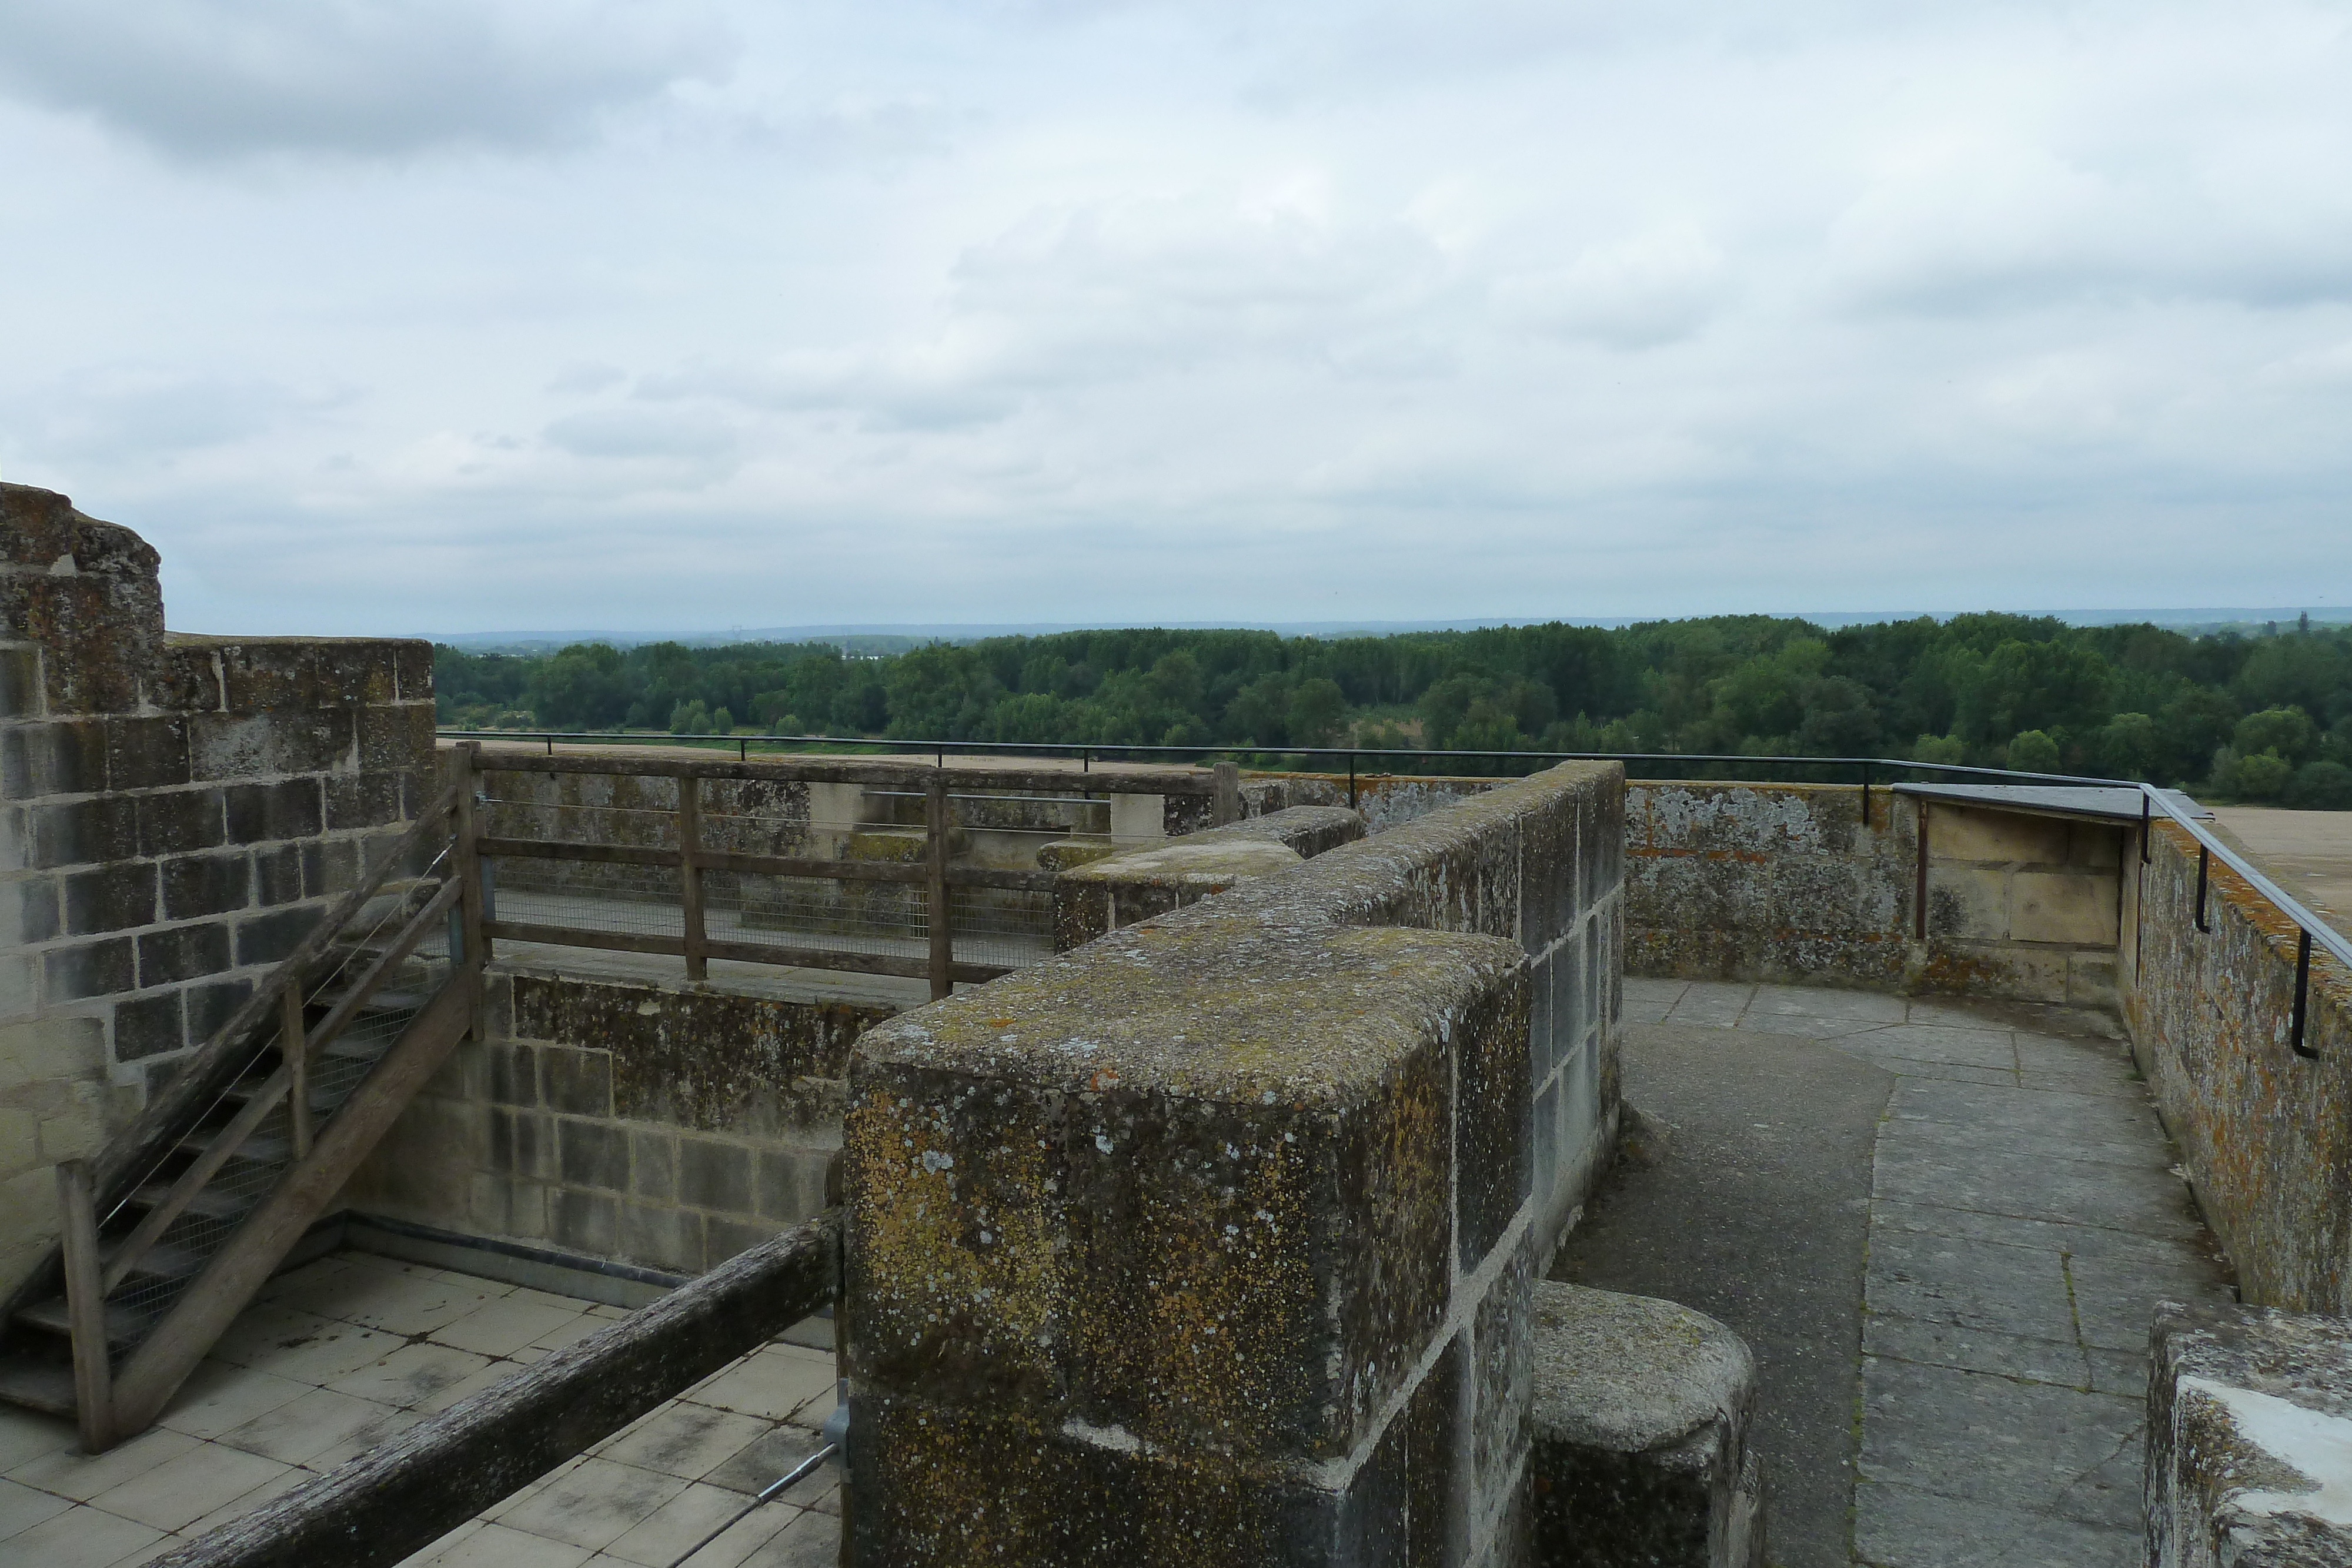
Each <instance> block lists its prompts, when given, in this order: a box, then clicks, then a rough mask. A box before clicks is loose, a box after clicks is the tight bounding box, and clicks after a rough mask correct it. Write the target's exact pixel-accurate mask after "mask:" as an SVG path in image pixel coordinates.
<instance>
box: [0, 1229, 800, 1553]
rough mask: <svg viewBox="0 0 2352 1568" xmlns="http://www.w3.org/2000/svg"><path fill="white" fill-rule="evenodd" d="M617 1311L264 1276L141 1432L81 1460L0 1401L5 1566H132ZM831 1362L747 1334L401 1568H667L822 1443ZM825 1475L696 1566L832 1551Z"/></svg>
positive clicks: (351, 1264) (735, 1530)
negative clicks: (725, 1363)
mask: <svg viewBox="0 0 2352 1568" xmlns="http://www.w3.org/2000/svg"><path fill="white" fill-rule="evenodd" d="M624 1315H625V1314H624V1312H623V1311H622V1309H620V1308H618V1307H610V1306H603V1305H599V1304H597V1303H595V1302H592V1301H579V1300H576V1299H574V1298H572V1297H569V1296H558V1295H551V1294H549V1293H547V1292H546V1291H533V1290H527V1289H522V1288H519V1287H516V1286H513V1285H508V1284H504V1283H501V1282H499V1281H493V1280H484V1279H478V1278H476V1277H474V1276H472V1275H467V1274H458V1273H453V1272H451V1271H449V1270H442V1269H431V1268H426V1267H424V1266H422V1265H419V1264H414V1263H404V1262H399V1261H396V1260H392V1259H388V1258H379V1257H375V1256H373V1255H372V1254H368V1253H363V1252H343V1253H339V1254H336V1255H334V1256H332V1257H329V1258H324V1259H320V1260H318V1261H317V1262H314V1263H310V1264H308V1265H306V1266H304V1267H302V1268H300V1269H297V1270H291V1271H289V1273H286V1274H283V1275H281V1276H279V1277H278V1279H276V1280H274V1281H271V1282H270V1285H269V1287H268V1290H267V1291H264V1292H263V1295H262V1298H261V1299H260V1300H259V1301H257V1302H256V1303H255V1305H254V1306H253V1307H251V1308H249V1309H248V1310H247V1312H245V1314H244V1315H243V1316H242V1317H240V1318H239V1319H238V1320H237V1322H236V1326H235V1327H234V1328H232V1329H231V1330H230V1331H229V1333H228V1334H227V1336H226V1338H224V1339H223V1340H222V1342H221V1343H220V1345H219V1347H218V1348H217V1349H215V1352H214V1353H213V1354H212V1356H211V1357H209V1358H208V1359H206V1360H205V1363H204V1364H203V1365H202V1366H201V1367H200V1368H199V1369H198V1371H197V1372H196V1374H195V1375H194V1376H193V1377H192V1378H190V1379H189V1381H188V1385H187V1386H186V1387H185V1388H184V1389H183V1390H182V1391H181V1394H180V1396H179V1397H178V1399H177V1400H175V1401H174V1402H173V1406H172V1408H171V1410H170V1411H169V1412H168V1413H167V1414H166V1415H165V1416H163V1421H162V1423H161V1424H160V1425H158V1426H157V1427H154V1428H153V1429H152V1430H151V1431H149V1432H147V1433H145V1434H143V1435H142V1436H141V1437H135V1438H132V1439H131V1441H130V1442H127V1443H124V1444H122V1445H121V1447H119V1448H115V1449H113V1450H112V1451H111V1452H110V1453H106V1454H102V1455H100V1456H98V1457H96V1458H91V1457H89V1456H87V1455H85V1454H83V1453H82V1452H81V1451H80V1448H79V1444H78V1442H77V1439H76V1437H75V1434H74V1430H73V1427H72V1425H71V1424H70V1423H68V1422H66V1421H60V1420H54V1419H51V1418H49V1417H47V1416H37V1415H35V1414H33V1413H31V1412H29V1411H25V1410H20V1409H17V1408H16V1407H14V1406H0V1563H10V1564H16V1563H23V1564H26V1565H27V1568H31V1565H33V1564H39V1565H40V1568H110V1565H114V1564H123V1565H128V1564H131V1563H144V1562H146V1561H148V1560H149V1559H150V1558H152V1557H156V1556H160V1555H161V1554H163V1552H169V1551H171V1550H173V1549H174V1548H175V1547H178V1546H180V1545H182V1544H184V1543H185V1542H187V1541H189V1540H192V1539H194V1537H196V1536H198V1535H201V1534H203V1533H204V1532H205V1531H207V1530H209V1529H211V1528H213V1527H214V1526H215V1525H218V1524H222V1523H225V1522H226V1521H229V1520H231V1519H234V1518H236V1516H237V1515H239V1514H241V1513H244V1512H246V1511H248V1510H250V1509H254V1508H257V1507H259V1506H260V1505H261V1504H262V1503H264V1502H267V1501H268V1500H270V1499H272V1498H274V1497H276V1496H277V1495H278V1494H279V1493H280V1492H283V1491H285V1490H289V1489H290V1488H292V1487H295V1486H298V1485H299V1484H301V1483H302V1482H303V1481H305V1480H307V1479H310V1478H311V1477H312V1476H315V1475H318V1474H320V1473H322V1472H324V1471H326V1470H330V1469H333V1468H334V1467H335V1466H337V1465H339V1464H341V1463H342V1462H343V1461H344V1460H346V1459H348V1458H352V1457H353V1456H355V1455H357V1454H359V1453H362V1452H363V1451H365V1450H366V1449H367V1448H371V1447H373V1445H375V1444H377V1443H380V1442H382V1441H383V1440H384V1439H385V1438H386V1437H390V1436H392V1435H393V1434H394V1433H396V1432H398V1431H400V1430H402V1429H403V1428H404V1427H409V1426H411V1425H413V1424H415V1422H416V1421H418V1420H420V1419H422V1418H423V1417H424V1416H425V1415H428V1414H430V1413H431V1412H434V1411H436V1410H441V1409H445V1408H446V1407H447V1406H451V1405H454V1404H456V1403H457V1401H458V1400H460V1399H463V1398H465V1397H467V1396H468V1395H471V1394H473V1393H475V1392H477V1391H478V1390H479V1389H482V1388H484V1387H487V1386H488V1385H490V1384H492V1383H495V1382H497V1381H498V1380H499V1379H500V1378H502V1377H505V1376H508V1375H511V1374H512V1373H513V1372H515V1371H516V1370H517V1369H518V1368H520V1367H521V1366H523V1365H527V1364H530V1363H531V1362H534V1361H536V1360H538V1359H539V1358H540V1357H541V1356H543V1355H546V1354H549V1353H550V1352H551V1351H554V1350H557V1349H560V1348H562V1346H563V1345H565V1344H568V1343H571V1342H572V1340H575V1339H577V1338H579V1337H580V1336H582V1335H583V1334H587V1333H593V1332H595V1331H596V1330H597V1329H599V1328H602V1327H603V1326H604V1324H605V1323H606V1322H610V1321H612V1320H613V1319H615V1318H618V1317H621V1316H624ZM833 1404H834V1372H833V1357H832V1355H831V1354H829V1353H825V1352H822V1351H815V1350H810V1349H806V1348H803V1347H802V1346H800V1345H795V1344H788V1343H782V1342H778V1343H772V1344H769V1345H765V1346H762V1347H761V1349H760V1350H758V1351H756V1352H754V1353H753V1354H751V1355H750V1356H747V1357H745V1358H744V1359H742V1360H740V1361H739V1362H737V1363H735V1364H733V1365H732V1366H730V1367H728V1368H726V1369H724V1370H722V1371H720V1372H719V1373H718V1374H716V1375H713V1376H711V1377H709V1378H708V1379H705V1380H704V1381H703V1382H702V1383H701V1384H699V1385H697V1386H696V1387H695V1388H693V1389H691V1390H689V1391H688V1393H686V1394H685V1395H683V1396H680V1397H679V1398H677V1399H674V1400H672V1401H670V1402H669V1403H667V1404H666V1405H664V1406H661V1407H660V1408H658V1409H656V1410H654V1411H652V1412H650V1413H649V1414H647V1415H646V1416H644V1417H643V1418H642V1419H640V1420H638V1421H637V1422H635V1424H634V1425H632V1426H630V1427H626V1428H625V1429H623V1430H622V1431H620V1432H618V1433H615V1434H614V1436H613V1437H609V1438H607V1439H606V1440H605V1441H604V1442H603V1443H601V1444H599V1445H597V1447H596V1448H593V1449H592V1450H591V1451H590V1452H589V1453H588V1454H585V1455H583V1456H581V1457H580V1458H576V1459H573V1460H572V1461H570V1462H569V1463H567V1464H565V1465H563V1466H562V1467H561V1468H559V1469H556V1470H554V1471H553V1472H551V1474H549V1475H548V1476H546V1477H545V1478H543V1479H541V1480H540V1481H538V1482H537V1483H535V1484H534V1485H532V1486H530V1487H527V1488H525V1489H524V1490H521V1491H520V1492H517V1493H516V1494H515V1495H514V1496H512V1497H510V1498H509V1499H507V1500H505V1501H504V1502H502V1503H501V1504H499V1506H498V1507H497V1508H495V1509H492V1510H490V1511H488V1513H486V1514H484V1515H483V1516H482V1517H481V1518H479V1519H476V1520H472V1521H468V1522H467V1523H466V1524H464V1525H462V1526H460V1527H459V1528H458V1529H457V1530H455V1531H451V1532H450V1533H449V1534H448V1535H446V1536H444V1537H443V1538H442V1539H441V1540H440V1541H437V1542H434V1543H433V1544H432V1545H431V1546H429V1547H427V1548H425V1550H424V1551H422V1552H418V1553H417V1554H416V1555H415V1556H414V1557H412V1558H410V1559H409V1560H408V1565H407V1568H422V1565H423V1564H425V1563H431V1564H433V1565H434V1568H579V1565H580V1564H584V1563H595V1564H597V1565H598V1568H607V1565H612V1568H618V1565H619V1564H624V1563H628V1564H637V1565H640V1568H667V1565H668V1564H669V1563H672V1562H673V1561H674V1560H675V1559H676V1558H677V1556H678V1554H679V1553H680V1552H685V1551H686V1550H687V1548H688V1547H689V1546H691V1545H693V1544H694V1542H696V1541H697V1540H698V1538H699V1537H701V1536H702V1535H703V1534H704V1533H705V1532H707V1531H710V1530H712V1529H714V1528H716V1527H717V1526H718V1525H719V1523H720V1522H721V1521H724V1520H725V1519H726V1518H727V1517H728V1515H729V1514H730V1513H732V1512H734V1511H736V1510H738V1509H740V1508H741V1507H742V1506H743V1505H744V1504H745V1503H747V1502H749V1501H751V1498H752V1496H753V1495H754V1494H756V1493H757V1492H758V1491H759V1490H761V1488H763V1487H765V1486H767V1485H768V1484H769V1483H770V1482H771V1481H773V1480H774V1479H777V1478H778V1477H779V1476H782V1474H784V1473H785V1472H786V1471H787V1470H789V1469H792V1467H793V1465H794V1464H796V1463H798V1462H799V1461H800V1460H801V1459H802V1458H806V1457H807V1456H808V1455H809V1454H810V1453H813V1452H814V1450H815V1448H816V1446H817V1445H816V1434H815V1430H814V1428H815V1427H816V1426H817V1425H818V1424H820V1423H822V1422H823V1420H824V1417H825V1416H826V1415H827V1414H828V1413H829V1412H830V1411H831V1410H832V1408H833ZM839 1514H840V1504H839V1500H838V1492H837V1490H836V1488H835V1482H834V1479H833V1473H832V1471H831V1470H830V1469H824V1470H820V1471H818V1472H817V1473H816V1474H815V1475H814V1476H812V1477H810V1478H809V1479H807V1480H805V1481H803V1482H802V1483H801V1484H800V1485H799V1486H798V1487H795V1488H794V1489H793V1490H792V1491H790V1492H788V1493H786V1494H785V1495H784V1496H783V1497H782V1498H779V1499H777V1500H774V1501H772V1502H770V1503H767V1504H765V1505H763V1506H761V1507H760V1508H758V1509H757V1510H755V1511H752V1513H751V1515H750V1516H749V1517H747V1518H746V1519H744V1520H743V1521H741V1522H740V1523H739V1524H737V1525H735V1526H733V1527H732V1528H730V1530H729V1531H727V1532H726V1533H725V1534H723V1535H721V1536H720V1537H719V1539H718V1540H716V1541H714V1542H711V1543H710V1544H709V1546H707V1547H705V1548H703V1549H702V1550H701V1551H700V1552H697V1553H696V1554H695V1556H694V1557H693V1559H692V1562H691V1564H690V1568H786V1565H791V1568H814V1565H815V1564H819V1563H822V1564H826V1565H830V1564H831V1563H834V1562H835V1558H836V1556H837V1554H838V1551H839V1542H840V1520H839Z"/></svg>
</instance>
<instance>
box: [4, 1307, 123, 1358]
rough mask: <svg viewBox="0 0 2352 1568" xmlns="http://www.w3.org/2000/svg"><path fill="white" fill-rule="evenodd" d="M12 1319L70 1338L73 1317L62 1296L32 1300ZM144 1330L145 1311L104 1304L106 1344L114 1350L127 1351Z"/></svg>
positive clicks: (21, 1325)
mask: <svg viewBox="0 0 2352 1568" xmlns="http://www.w3.org/2000/svg"><path fill="white" fill-rule="evenodd" d="M16 1325H17V1326H18V1327H20V1328H28V1329H37V1330H39V1331H40V1332H41V1333H51V1334H56V1335H57V1336H58V1338H60V1339H63V1340H67V1341H68V1342H69V1341H71V1340H72V1338H73V1319H72V1317H71V1316H70V1315H69V1314H68V1312H67V1311H66V1299H65V1298H64V1297H63V1296H51V1297H50V1298H49V1299H48V1300H47V1301H35V1302H34V1303H33V1304H32V1305H31V1306H29V1307H26V1308H24V1309H22V1310H21V1311H19V1312H17V1313H16ZM146 1329H147V1314H146V1313H144V1312H136V1311H133V1310H132V1309H131V1308H129V1307H126V1306H123V1305H121V1303H120V1302H116V1301H109V1302H107V1303H106V1342H107V1343H109V1344H110V1345H112V1346H114V1347H115V1348H116V1349H118V1350H127V1349H129V1348H130V1347H131V1346H132V1345H134V1344H136V1343H139V1336H140V1335H141V1334H142V1333H145V1332H146Z"/></svg>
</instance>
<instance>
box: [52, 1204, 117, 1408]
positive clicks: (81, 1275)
mask: <svg viewBox="0 0 2352 1568" xmlns="http://www.w3.org/2000/svg"><path fill="white" fill-rule="evenodd" d="M58 1207H59V1208H60V1209H62V1210H63V1211H64V1214H65V1265H66V1318H67V1322H68V1324H69V1326H70V1327H71V1329H72V1331H73V1369H74V1414H75V1415H76V1416H78V1417H79V1420H80V1423H81V1446H82V1448H83V1449H84V1450H85V1451H87V1452H89V1453H93V1454H100V1453H104V1452H105V1451H106V1450H107V1449H108V1448H111V1447H112V1446H113V1444H114V1365H113V1362H112V1361H111V1359H110V1355H109V1352H108V1350H107V1345H106V1288H105V1286H104V1285H103V1284H101V1283H100V1274H101V1273H102V1271H103V1270H102V1268H101V1266H100V1261H99V1254H98V1212H97V1207H96V1200H95V1198H94V1197H93V1196H92V1190H91V1182H90V1173H89V1161H88V1160H64V1161H60V1162H59V1163H58Z"/></svg>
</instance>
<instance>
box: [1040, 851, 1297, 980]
mask: <svg viewBox="0 0 2352 1568" xmlns="http://www.w3.org/2000/svg"><path fill="white" fill-rule="evenodd" d="M1302 858H1303V857H1301V856H1300V854H1299V853H1298V852H1297V850H1294V849H1292V848H1291V847H1290V846H1289V845H1287V844H1284V843H1278V842H1276V841H1271V840H1267V839H1246V838H1242V839H1218V838H1215V837H1214V836H1213V835H1212V834H1210V833H1195V834H1192V835H1190V836H1188V837H1186V838H1182V839H1177V840H1174V841H1171V842H1169V843H1165V844H1160V845H1154V846H1153V847H1151V848H1150V849H1140V850H1128V851H1125V852H1121V853H1118V854H1115V855H1110V856H1108V857H1106V858H1104V859H1102V860H1097V861H1093V862H1089V863H1087V864H1086V865H1082V866H1078V867H1076V868H1075V869H1073V870H1070V871H1066V872H1064V873H1062V874H1061V875H1059V876H1057V877H1055V879H1054V946H1055V951H1057V952H1064V953H1066V952H1068V951H1069V950H1070V949H1071V948H1073V947H1076V946H1080V945H1081V944H1083V943H1087V942H1091V941H1093V940H1094V939H1095V938H1096V937H1097V936H1102V935H1103V934H1104V933H1105V932H1108V931H1116V930H1118V929H1119V928H1120V927H1122V926H1128V925H1135V924H1136V923H1137V922H1138V921H1141V920H1148V919H1150V917H1151V916H1152V915H1164V914H1166V913H1167V912H1168V911H1170V910H1171V909H1181V908H1182V907H1183V906H1184V905H1186V904H1196V903H1198V902H1199V901H1200V900H1202V899H1203V898H1207V897H1209V896H1210V895H1212V894H1219V893H1223V892H1224V891H1225V890H1226V889H1228V888H1231V887H1233V886H1234V885H1236V884H1237V883H1243V882H1246V881H1249V880H1251V879H1253V878H1256V877H1262V876H1268V875H1273V874H1276V873H1282V872H1286V871H1289V870H1291V869H1292V868H1294V867H1296V866H1297V865H1298V864H1300V863H1301V860H1302Z"/></svg>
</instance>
